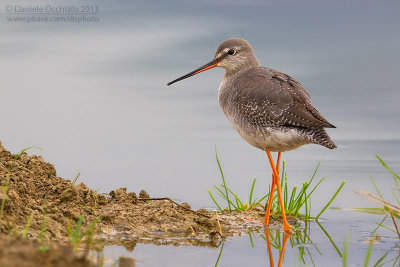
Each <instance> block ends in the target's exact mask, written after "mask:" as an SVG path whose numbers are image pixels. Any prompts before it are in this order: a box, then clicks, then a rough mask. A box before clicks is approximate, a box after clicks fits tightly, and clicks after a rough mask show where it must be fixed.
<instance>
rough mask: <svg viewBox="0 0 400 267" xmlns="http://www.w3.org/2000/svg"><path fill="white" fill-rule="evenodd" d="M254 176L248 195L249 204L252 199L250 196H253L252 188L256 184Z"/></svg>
mask: <svg viewBox="0 0 400 267" xmlns="http://www.w3.org/2000/svg"><path fill="white" fill-rule="evenodd" d="M256 180H257V179H256V178H254V180H253V184H252V185H251V190H250V196H249V205H251V203H252V202H251V200H252V198H253V190H254V186H255V184H256Z"/></svg>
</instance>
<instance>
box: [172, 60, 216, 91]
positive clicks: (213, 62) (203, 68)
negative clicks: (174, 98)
mask: <svg viewBox="0 0 400 267" xmlns="http://www.w3.org/2000/svg"><path fill="white" fill-rule="evenodd" d="M219 62H220V61H218V60H217V59H213V60H211V61H210V62H208V63H207V64H205V65H203V66H201V67H200V68H198V69H196V70H194V71H192V72H189V73H188V74H185V75H183V76H182V77H179V78H178V79H175V80H173V81H172V82H169V83H167V85H171V84H173V83H176V82H179V81H182V80H183V79H186V78H189V77H191V76H193V75H196V74H199V73H200V72H203V71H206V70H209V69H212V68H215V67H216V66H217V64H218V63H219Z"/></svg>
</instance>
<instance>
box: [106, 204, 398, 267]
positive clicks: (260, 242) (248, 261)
mask: <svg viewBox="0 0 400 267" xmlns="http://www.w3.org/2000/svg"><path fill="white" fill-rule="evenodd" d="M329 213H330V215H331V216H330V217H331V218H329V219H320V224H318V223H316V222H310V223H309V225H308V227H307V228H303V229H299V230H298V231H296V232H295V233H294V234H293V235H292V236H291V237H290V238H289V239H288V241H287V244H286V249H285V253H284V258H283V262H282V266H321V263H324V266H341V265H342V263H343V255H344V239H345V238H346V236H348V235H349V236H350V239H349V241H348V260H347V263H348V266H362V263H363V262H364V260H365V258H366V255H367V251H368V247H369V245H370V243H369V242H368V241H369V240H370V239H371V233H372V231H374V230H375V228H376V223H375V222H379V221H381V220H382V216H376V215H369V214H361V215H360V214H354V213H353V212H351V211H342V210H332V211H330V212H329ZM335 217H336V219H335ZM337 218H339V219H340V220H337ZM269 234H270V244H271V252H272V258H273V262H274V264H275V266H278V262H279V258H280V255H281V248H282V243H283V239H284V234H283V233H281V232H279V231H276V230H270V232H269ZM376 234H379V236H380V237H379V240H376V242H375V243H374V244H373V247H372V254H371V258H370V260H369V263H370V265H369V266H373V265H374V264H375V263H376V262H377V261H378V260H379V259H380V258H382V257H384V256H385V255H386V254H387V255H386V256H385V257H384V259H383V260H382V262H381V263H385V262H389V261H390V262H389V263H387V265H384V266H397V265H396V264H398V263H399V261H400V247H399V246H400V241H399V239H397V238H395V237H394V234H393V233H392V232H390V231H389V230H386V229H384V228H379V229H378V231H377V232H376ZM222 246H223V249H222V252H221V248H222ZM268 251H269V249H268V243H267V241H266V238H265V233H264V232H263V230H262V229H254V230H253V231H250V232H248V233H244V234H243V235H242V236H240V237H230V238H228V239H227V240H226V241H225V242H222V243H221V244H220V245H219V246H218V247H217V248H209V247H193V246H155V245H152V244H140V243H138V244H136V245H135V246H134V248H133V250H131V251H128V250H126V249H125V248H122V247H118V246H107V247H105V249H104V256H105V258H106V259H107V262H108V263H107V264H108V265H109V266H111V264H112V263H113V262H115V261H116V260H117V259H118V258H119V257H120V256H122V255H123V256H126V257H133V258H136V261H137V264H138V266H214V265H215V263H216V262H217V259H218V256H219V254H220V253H221V256H220V259H219V262H218V266H270V258H269V252H268ZM396 260H397V263H396Z"/></svg>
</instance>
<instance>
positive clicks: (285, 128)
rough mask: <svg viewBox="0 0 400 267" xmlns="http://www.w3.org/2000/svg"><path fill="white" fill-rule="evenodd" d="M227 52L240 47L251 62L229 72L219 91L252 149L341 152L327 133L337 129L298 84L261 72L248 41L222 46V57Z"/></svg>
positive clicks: (281, 75)
mask: <svg viewBox="0 0 400 267" xmlns="http://www.w3.org/2000/svg"><path fill="white" fill-rule="evenodd" d="M225 47H237V48H236V49H237V50H238V51H237V54H239V53H241V52H243V54H244V55H246V57H245V58H250V60H249V62H248V63H247V64H242V65H241V67H240V68H236V69H235V71H229V70H227V72H226V74H225V77H224V79H223V81H222V82H221V85H220V87H219V90H218V91H219V92H218V100H219V104H220V106H221V108H222V110H223V111H224V113H225V115H226V116H227V118H228V119H229V120H230V121H231V123H232V124H233V126H234V128H235V129H236V130H237V131H238V132H239V134H240V135H241V136H242V137H243V138H244V139H245V140H246V141H247V142H248V143H250V144H251V145H253V146H255V147H257V148H259V149H262V150H265V149H267V148H269V149H270V150H271V151H282V152H283V151H288V150H292V149H296V148H297V147H299V146H301V145H305V144H309V143H314V144H319V145H322V146H325V147H327V148H330V149H333V148H336V145H335V144H334V142H333V141H332V140H331V139H330V138H329V136H328V134H327V133H326V131H325V130H324V127H329V128H333V127H335V126H333V125H332V124H331V123H329V122H328V121H327V120H326V119H325V118H324V117H323V116H322V115H321V114H320V113H319V112H318V111H317V110H316V109H315V108H314V107H313V106H312V105H311V100H310V96H309V94H308V92H307V91H306V89H305V88H304V87H303V86H302V85H301V84H300V83H299V82H298V81H296V80H295V79H293V78H292V77H290V76H289V75H287V74H285V73H282V72H279V71H276V70H272V69H269V68H265V67H262V66H260V64H259V63H258V60H257V59H256V58H255V55H254V52H253V50H252V48H251V46H250V44H249V43H248V42H247V41H244V40H243V41H242V39H236V38H235V39H229V40H227V41H225V42H223V43H222V44H221V45H220V47H219V48H218V51H217V55H218V54H219V53H221V52H220V51H223V50H224V49H226V48H225ZM239 47H245V49H243V50H240V49H239ZM249 55H251V56H250V57H249ZM252 57H254V58H252Z"/></svg>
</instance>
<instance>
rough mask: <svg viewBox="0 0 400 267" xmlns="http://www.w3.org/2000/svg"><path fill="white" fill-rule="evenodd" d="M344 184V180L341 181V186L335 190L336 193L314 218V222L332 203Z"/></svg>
mask: <svg viewBox="0 0 400 267" xmlns="http://www.w3.org/2000/svg"><path fill="white" fill-rule="evenodd" d="M345 183H346V180H343V182H342V184H341V185H340V186H339V188H338V190H336V193H335V194H334V195H333V197H332V198H331V200H329V202H328V204H326V205H325V207H324V208H323V209H322V210H321V211H320V212H319V213H318V215H317V217H315V219H316V220H318V218H319V216H321V214H322V213H323V212H324V211H325V210H326V209H327V208H328V207H329V205H330V204H331V203H332V201H333V200H334V199H335V198H336V196H337V195H338V194H339V192H340V190H342V188H343V186H344V184H345Z"/></svg>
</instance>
